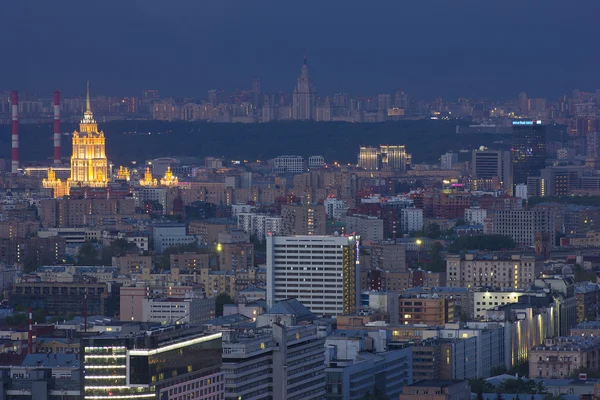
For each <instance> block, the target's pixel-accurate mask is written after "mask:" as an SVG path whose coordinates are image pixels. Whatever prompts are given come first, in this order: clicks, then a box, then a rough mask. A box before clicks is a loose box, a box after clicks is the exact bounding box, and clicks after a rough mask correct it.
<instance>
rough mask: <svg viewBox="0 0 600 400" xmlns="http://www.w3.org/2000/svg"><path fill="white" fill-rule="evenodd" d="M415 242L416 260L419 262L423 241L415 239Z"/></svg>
mask: <svg viewBox="0 0 600 400" xmlns="http://www.w3.org/2000/svg"><path fill="white" fill-rule="evenodd" d="M415 243H416V244H417V262H421V254H420V250H421V243H423V241H422V240H421V239H417V241H416V242H415Z"/></svg>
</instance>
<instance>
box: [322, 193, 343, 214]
mask: <svg viewBox="0 0 600 400" xmlns="http://www.w3.org/2000/svg"><path fill="white" fill-rule="evenodd" d="M323 205H324V206H325V213H326V214H327V218H333V219H342V217H343V216H345V215H346V212H347V211H348V205H347V204H346V202H345V201H344V200H339V199H336V198H335V197H328V198H326V199H325V201H323Z"/></svg>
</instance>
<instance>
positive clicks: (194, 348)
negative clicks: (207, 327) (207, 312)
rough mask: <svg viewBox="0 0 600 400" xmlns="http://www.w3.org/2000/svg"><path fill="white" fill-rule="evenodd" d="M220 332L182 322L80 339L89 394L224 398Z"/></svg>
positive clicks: (164, 397)
mask: <svg viewBox="0 0 600 400" xmlns="http://www.w3.org/2000/svg"><path fill="white" fill-rule="evenodd" d="M221 353H222V346H221V334H220V333H212V334H205V333H203V332H202V331H200V330H198V329H183V326H179V327H173V326H165V327H162V328H147V330H143V331H141V332H121V333H120V334H109V333H108V334H103V335H101V336H93V337H89V338H84V339H82V340H81V354H83V366H82V370H83V376H84V383H83V391H84V396H85V398H90V399H111V398H115V399H118V398H121V399H136V398H140V399H141V398H144V399H168V400H171V399H180V398H185V399H187V398H194V399H203V400H214V399H217V398H218V399H222V398H223V396H224V393H225V392H224V383H225V382H224V378H223V373H222V372H221Z"/></svg>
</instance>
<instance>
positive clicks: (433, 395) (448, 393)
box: [400, 379, 471, 400]
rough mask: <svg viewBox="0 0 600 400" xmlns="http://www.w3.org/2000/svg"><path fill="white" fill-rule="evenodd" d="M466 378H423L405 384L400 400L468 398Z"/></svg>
mask: <svg viewBox="0 0 600 400" xmlns="http://www.w3.org/2000/svg"><path fill="white" fill-rule="evenodd" d="M470 398H471V387H470V386H469V381H467V380H455V379H448V380H425V381H420V382H415V383H413V384H411V385H408V386H405V387H404V390H403V391H402V394H401V395H400V400H469V399H470Z"/></svg>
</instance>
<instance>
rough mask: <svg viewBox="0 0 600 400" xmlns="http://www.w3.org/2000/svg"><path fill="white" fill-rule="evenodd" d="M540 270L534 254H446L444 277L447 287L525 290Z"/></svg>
mask: <svg viewBox="0 0 600 400" xmlns="http://www.w3.org/2000/svg"><path fill="white" fill-rule="evenodd" d="M541 270H542V264H541V263H539V262H538V261H536V258H535V256H530V255H520V254H512V255H505V254H500V253H491V254H472V253H467V254H464V255H458V254H449V255H448V256H446V279H447V282H448V286H451V287H466V288H477V287H499V288H512V289H529V288H530V287H531V286H532V284H533V283H534V280H535V278H536V277H537V276H538V275H539V273H540V272H541Z"/></svg>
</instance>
